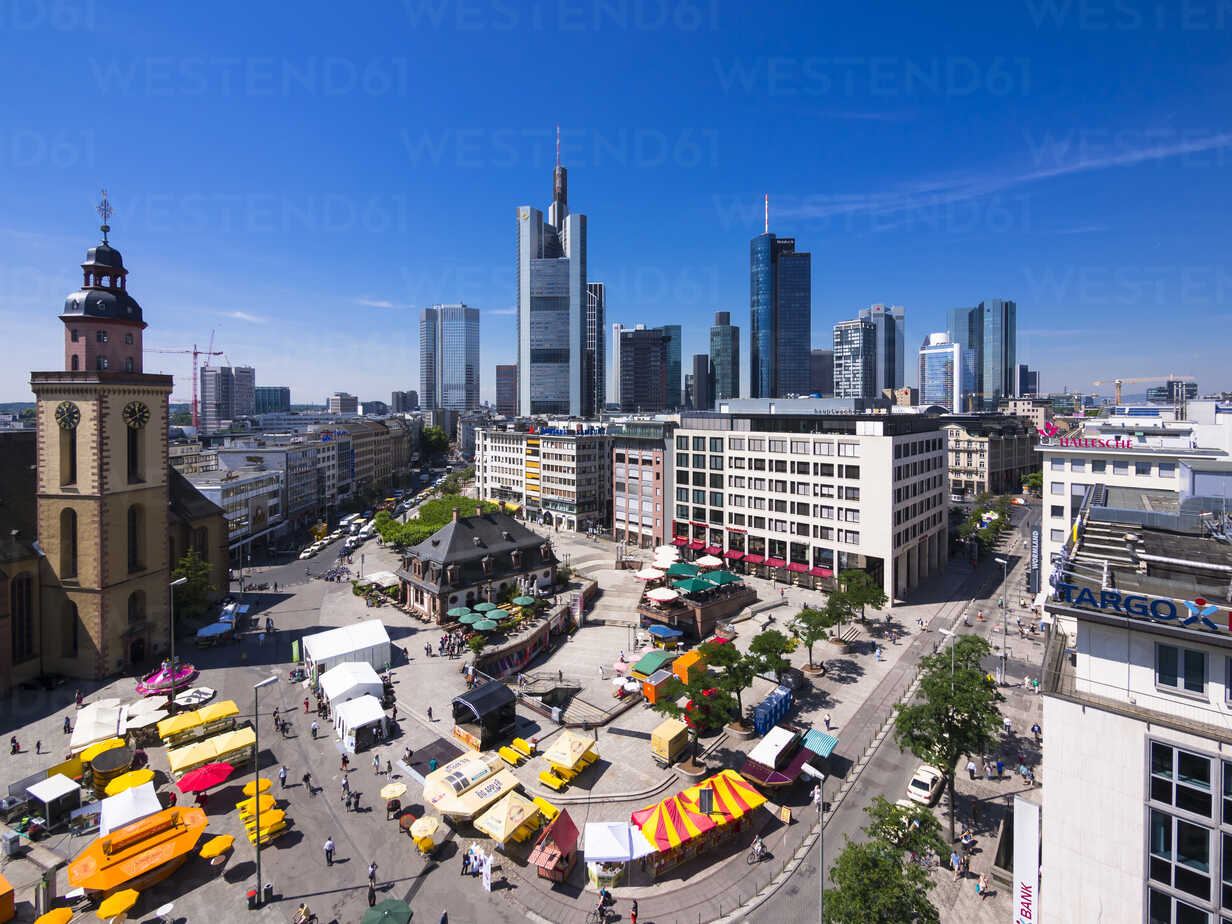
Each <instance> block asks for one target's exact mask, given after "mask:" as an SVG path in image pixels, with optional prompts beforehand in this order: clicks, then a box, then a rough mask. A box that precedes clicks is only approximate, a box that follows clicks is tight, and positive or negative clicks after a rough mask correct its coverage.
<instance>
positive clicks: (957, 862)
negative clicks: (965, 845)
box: [950, 850, 962, 882]
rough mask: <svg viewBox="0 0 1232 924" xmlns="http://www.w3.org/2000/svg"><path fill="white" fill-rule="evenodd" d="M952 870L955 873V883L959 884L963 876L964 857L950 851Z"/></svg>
mask: <svg viewBox="0 0 1232 924" xmlns="http://www.w3.org/2000/svg"><path fill="white" fill-rule="evenodd" d="M950 869H952V870H953V871H954V881H955V882H957V881H958V880H959V877H961V876H962V857H960V856H959V855H958V853H957V852H956V851H953V850H951V851H950Z"/></svg>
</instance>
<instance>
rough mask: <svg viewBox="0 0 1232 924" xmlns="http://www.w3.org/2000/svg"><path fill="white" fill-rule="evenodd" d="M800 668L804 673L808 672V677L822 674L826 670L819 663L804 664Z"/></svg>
mask: <svg viewBox="0 0 1232 924" xmlns="http://www.w3.org/2000/svg"><path fill="white" fill-rule="evenodd" d="M801 670H802V671H804V673H806V674H808V675H809V676H810V677H820V676H821V675H822V674H824V673H825V672H826V669H825V667H824V666H823V665H821V664H818V665H816V666H813V665H812V664H806V665H804V667H802V668H801Z"/></svg>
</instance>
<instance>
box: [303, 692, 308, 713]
mask: <svg viewBox="0 0 1232 924" xmlns="http://www.w3.org/2000/svg"><path fill="white" fill-rule="evenodd" d="M307 714H308V697H307V696H305V697H304V715H307Z"/></svg>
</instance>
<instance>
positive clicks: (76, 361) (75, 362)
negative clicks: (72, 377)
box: [69, 353, 81, 372]
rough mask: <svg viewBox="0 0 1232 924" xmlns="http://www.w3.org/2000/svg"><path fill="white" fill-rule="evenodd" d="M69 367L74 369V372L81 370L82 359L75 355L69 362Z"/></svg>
mask: <svg viewBox="0 0 1232 924" xmlns="http://www.w3.org/2000/svg"><path fill="white" fill-rule="evenodd" d="M69 367H70V368H71V369H72V371H73V372H76V371H78V370H79V369H80V368H81V359H80V358H79V357H78V356H77V354H76V353H74V354H73V356H72V359H71V361H70V362H69Z"/></svg>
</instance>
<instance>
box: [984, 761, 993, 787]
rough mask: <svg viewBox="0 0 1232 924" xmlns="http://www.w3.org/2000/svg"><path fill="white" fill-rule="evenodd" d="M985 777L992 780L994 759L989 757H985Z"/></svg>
mask: <svg viewBox="0 0 1232 924" xmlns="http://www.w3.org/2000/svg"><path fill="white" fill-rule="evenodd" d="M984 778H985V779H986V780H988V781H989V782H991V781H992V761H991V760H989V759H988V758H987V757H985V758H984Z"/></svg>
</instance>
